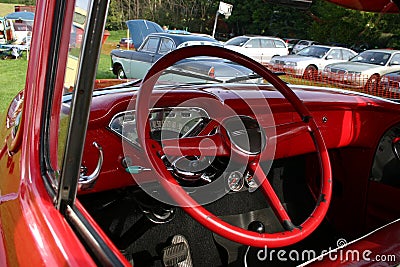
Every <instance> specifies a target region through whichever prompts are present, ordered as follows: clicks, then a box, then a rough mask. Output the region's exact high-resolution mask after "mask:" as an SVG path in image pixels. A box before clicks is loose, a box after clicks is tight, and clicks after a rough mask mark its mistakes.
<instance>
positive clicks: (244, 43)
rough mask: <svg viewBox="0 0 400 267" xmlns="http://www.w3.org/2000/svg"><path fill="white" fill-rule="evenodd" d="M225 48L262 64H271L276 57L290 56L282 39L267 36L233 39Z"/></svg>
mask: <svg viewBox="0 0 400 267" xmlns="http://www.w3.org/2000/svg"><path fill="white" fill-rule="evenodd" d="M224 47H225V48H228V49H231V50H233V51H236V52H239V53H241V54H243V55H246V56H248V57H251V58H252V59H254V60H256V61H258V62H260V63H261V64H267V63H269V61H270V60H271V58H272V57H274V56H283V55H287V54H289V50H288V47H287V45H286V43H285V42H284V41H283V40H282V39H280V38H275V37H267V36H237V37H233V38H232V39H229V40H228V41H227V42H226V43H225V44H224Z"/></svg>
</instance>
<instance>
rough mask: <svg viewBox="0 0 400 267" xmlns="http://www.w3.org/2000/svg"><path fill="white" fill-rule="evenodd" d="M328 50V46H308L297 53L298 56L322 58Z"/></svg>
mask: <svg viewBox="0 0 400 267" xmlns="http://www.w3.org/2000/svg"><path fill="white" fill-rule="evenodd" d="M328 51H329V48H328V47H321V46H309V47H306V48H304V49H303V50H301V51H300V52H298V53H297V55H299V56H305V57H316V58H323V57H324V56H325V55H326V53H327V52H328Z"/></svg>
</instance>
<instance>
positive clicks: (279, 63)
mask: <svg viewBox="0 0 400 267" xmlns="http://www.w3.org/2000/svg"><path fill="white" fill-rule="evenodd" d="M356 55H357V53H356V52H354V51H353V50H350V49H347V48H343V47H335V46H326V45H313V46H309V47H307V48H304V49H303V50H301V51H300V52H299V53H297V54H296V55H287V56H279V57H273V58H272V59H271V62H270V67H272V69H273V70H275V71H283V72H285V73H287V74H290V75H294V76H301V77H303V78H306V79H313V78H315V77H316V75H317V74H318V73H319V72H321V71H322V70H323V69H324V68H325V66H326V65H328V64H331V63H337V62H344V61H348V60H349V59H351V58H352V57H354V56H356Z"/></svg>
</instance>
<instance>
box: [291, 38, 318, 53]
mask: <svg viewBox="0 0 400 267" xmlns="http://www.w3.org/2000/svg"><path fill="white" fill-rule="evenodd" d="M316 44H318V43H317V42H316V41H310V40H300V41H298V42H297V43H296V44H295V45H294V46H293V49H292V54H297V52H299V51H300V50H301V49H303V48H306V47H309V46H311V45H316Z"/></svg>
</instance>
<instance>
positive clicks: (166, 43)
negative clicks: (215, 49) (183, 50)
mask: <svg viewBox="0 0 400 267" xmlns="http://www.w3.org/2000/svg"><path fill="white" fill-rule="evenodd" d="M199 44H203V45H205V44H209V45H219V42H218V41H217V40H215V39H213V38H209V37H206V36H201V35H197V34H174V33H166V32H157V33H151V34H149V35H147V37H146V38H145V40H144V41H143V43H142V44H141V46H140V47H139V48H138V49H137V50H136V51H132V50H129V51H128V50H120V49H115V50H112V51H111V68H112V71H113V73H114V74H115V75H116V76H117V77H118V78H119V79H125V78H133V79H140V78H143V77H144V75H145V74H146V72H147V71H148V70H149V69H150V67H151V66H152V65H153V64H154V62H156V61H157V60H158V59H159V58H160V57H162V56H164V55H165V54H167V53H168V52H170V51H172V50H174V49H176V48H178V47H183V46H187V45H199Z"/></svg>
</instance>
